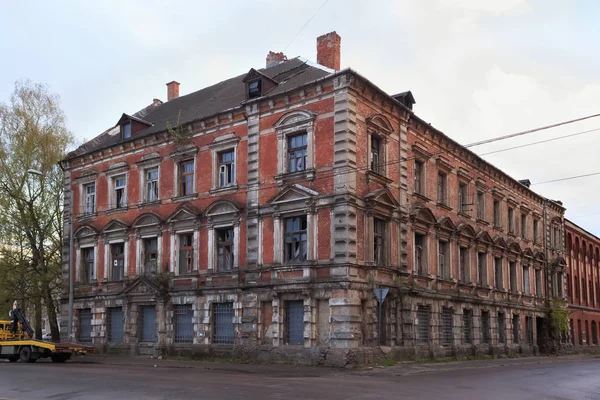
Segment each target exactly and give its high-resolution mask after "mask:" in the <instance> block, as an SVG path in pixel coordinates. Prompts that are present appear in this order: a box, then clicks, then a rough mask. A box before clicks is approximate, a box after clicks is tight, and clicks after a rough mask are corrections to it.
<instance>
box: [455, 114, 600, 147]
mask: <svg viewBox="0 0 600 400" xmlns="http://www.w3.org/2000/svg"><path fill="white" fill-rule="evenodd" d="M596 117H600V114H594V115H588V116H586V117H581V118H576V119H572V120H569V121H563V122H558V123H556V124H552V125H546V126H542V127H541V128H534V129H529V130H526V131H523V132H517V133H513V134H510V135H506V136H500V137H496V138H492V139H486V140H482V141H480V142H475V143H472V144H471V145H470V146H468V147H475V146H481V145H482V144H488V143H493V142H497V141H499V140H505V139H510V138H514V137H517V136H522V135H527V134H529V133H534V132H539V131H543V130H546V129H550V128H556V127H558V126H563V125H568V124H572V123H574V122H579V121H584V120H586V119H590V118H596ZM465 147H467V146H465Z"/></svg>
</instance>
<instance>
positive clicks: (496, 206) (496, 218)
mask: <svg viewBox="0 0 600 400" xmlns="http://www.w3.org/2000/svg"><path fill="white" fill-rule="evenodd" d="M494 226H496V227H501V226H502V220H501V218H500V201H499V200H494Z"/></svg>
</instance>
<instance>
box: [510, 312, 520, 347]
mask: <svg viewBox="0 0 600 400" xmlns="http://www.w3.org/2000/svg"><path fill="white" fill-rule="evenodd" d="M520 330H521V323H520V319H519V316H518V315H517V314H514V315H513V321H512V333H513V343H514V344H517V343H519V331H520Z"/></svg>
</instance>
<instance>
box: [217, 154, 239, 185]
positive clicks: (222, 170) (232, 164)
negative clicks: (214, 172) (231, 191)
mask: <svg viewBox="0 0 600 400" xmlns="http://www.w3.org/2000/svg"><path fill="white" fill-rule="evenodd" d="M227 154H231V160H228V161H224V160H223V158H224V156H225V155H227ZM217 162H218V167H219V170H218V174H219V177H218V182H217V185H218V188H220V189H221V188H229V187H232V186H235V185H236V182H237V180H236V178H237V176H236V175H237V174H236V170H235V168H236V151H235V149H234V148H232V149H227V150H222V151H219V152H218V153H217Z"/></svg>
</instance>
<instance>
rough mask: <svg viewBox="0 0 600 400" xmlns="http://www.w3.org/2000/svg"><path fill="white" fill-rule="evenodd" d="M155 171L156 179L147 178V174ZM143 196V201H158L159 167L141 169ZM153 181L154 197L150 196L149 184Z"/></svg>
mask: <svg viewBox="0 0 600 400" xmlns="http://www.w3.org/2000/svg"><path fill="white" fill-rule="evenodd" d="M153 171H156V179H152V180H150V179H149V174H150V173H151V172H153ZM143 174H144V175H143V180H142V181H143V189H144V190H143V193H144V194H143V196H144V197H143V198H144V202H145V203H154V202H158V201H160V167H159V166H158V165H157V166H152V167H148V168H144V169H143ZM151 183H154V193H155V198H150V193H151V192H150V187H151V186H150V184H151Z"/></svg>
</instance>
